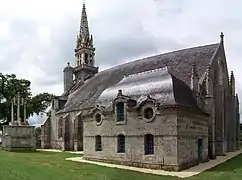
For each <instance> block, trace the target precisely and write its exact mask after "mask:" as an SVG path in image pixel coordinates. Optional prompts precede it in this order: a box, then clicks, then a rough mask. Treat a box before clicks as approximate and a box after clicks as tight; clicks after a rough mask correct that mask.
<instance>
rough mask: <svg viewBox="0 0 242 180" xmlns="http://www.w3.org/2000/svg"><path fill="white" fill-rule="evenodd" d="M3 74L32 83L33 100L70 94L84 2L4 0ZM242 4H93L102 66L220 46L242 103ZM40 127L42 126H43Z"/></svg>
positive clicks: (0, 0)
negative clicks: (66, 90)
mask: <svg viewBox="0 0 242 180" xmlns="http://www.w3.org/2000/svg"><path fill="white" fill-rule="evenodd" d="M0 4H1V6H0V63H1V66H0V72H4V73H15V74H16V75H17V76H18V77H21V78H26V79H29V80H30V81H31V82H32V87H31V88H32V91H33V92H34V94H36V93H40V92H43V91H47V92H49V93H54V94H56V95H60V94H61V93H62V92H63V85H62V79H63V77H62V75H63V72H62V71H63V68H64V66H65V65H66V64H67V62H68V61H70V62H71V64H74V53H73V50H74V47H75V42H76V35H77V33H78V31H79V21H80V15H81V8H82V0H34V1H33V0H21V1H19V0H8V1H5V0H0ZM241 6H242V2H241V0H230V1H228V0H196V1H194V0H86V7H87V14H88V20H89V26H90V29H91V30H90V31H91V32H92V34H93V37H94V43H95V46H96V61H97V65H98V66H99V67H100V69H106V68H108V67H110V66H114V65H117V64H120V63H123V62H127V61H131V60H135V59H137V58H140V57H145V56H149V55H154V54H158V53H163V52H167V51H171V50H177V49H180V48H186V47H191V46H199V45H204V44H209V43H217V42H219V35H220V32H221V31H223V32H224V34H225V48H226V54H227V63H228V67H229V71H231V70H234V74H235V77H237V78H236V82H237V87H236V88H237V91H238V92H239V93H240V95H241V96H242V78H240V79H239V77H241V76H242V72H241V71H240V67H241V65H242V59H241V58H242V51H241V50H240V48H241V47H242V20H241V19H242V12H241V9H240V7H241ZM36 121H39V119H38V120H36Z"/></svg>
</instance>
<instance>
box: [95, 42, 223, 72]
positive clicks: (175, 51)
mask: <svg viewBox="0 0 242 180" xmlns="http://www.w3.org/2000/svg"><path fill="white" fill-rule="evenodd" d="M215 45H218V46H219V45H220V43H213V44H206V45H201V46H195V47H188V48H184V49H178V50H174V51H169V52H166V53H160V54H156V55H151V56H147V57H143V58H139V59H136V60H133V61H129V62H126V63H122V64H119V65H116V66H112V67H110V68H108V69H105V70H103V71H100V72H99V73H102V72H105V71H109V70H111V69H115V68H118V67H120V66H125V65H128V64H131V63H134V62H137V61H142V60H145V59H147V58H152V57H156V56H161V55H167V54H172V53H177V52H180V51H186V50H192V49H196V48H203V47H209V46H215ZM99 73H98V74H99Z"/></svg>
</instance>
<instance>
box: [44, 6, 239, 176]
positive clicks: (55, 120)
mask: <svg viewBox="0 0 242 180" xmlns="http://www.w3.org/2000/svg"><path fill="white" fill-rule="evenodd" d="M74 52H75V66H74V67H72V66H71V65H70V63H68V65H67V66H66V67H65V68H64V93H63V94H62V95H60V96H55V97H54V99H53V101H52V105H51V110H50V111H49V112H48V118H47V119H46V121H45V122H44V124H43V125H42V135H41V146H42V148H55V149H61V150H63V151H67V150H68V151H69V150H72V151H83V152H84V156H83V157H84V159H87V160H92V161H101V162H109V163H115V164H123V165H130V166H137V167H146V168H152V169H166V170H172V171H180V170H183V169H186V168H189V167H191V166H195V165H197V164H198V163H203V162H206V161H208V160H209V159H214V158H216V156H222V155H226V153H227V152H231V151H236V150H237V149H238V148H239V123H240V114H239V99H238V95H237V94H236V92H235V77H234V74H233V71H231V73H230V75H229V72H228V68H227V59H226V54H225V49H224V35H223V33H221V35H220V42H218V43H213V44H208V45H203V46H199V47H191V48H187V49H182V50H177V51H173V52H169V53H165V54H158V55H155V56H151V57H146V58H143V59H139V60H136V61H132V62H129V63H125V64H122V65H119V66H116V67H112V68H110V69H107V70H104V71H99V69H98V67H96V66H95V61H96V60H95V47H94V42H93V37H92V35H90V33H89V27H88V20H87V14H86V7H85V4H83V9H82V15H81V22H80V32H79V35H78V36H77V42H76V48H75V50H74ZM73 77H74V78H73Z"/></svg>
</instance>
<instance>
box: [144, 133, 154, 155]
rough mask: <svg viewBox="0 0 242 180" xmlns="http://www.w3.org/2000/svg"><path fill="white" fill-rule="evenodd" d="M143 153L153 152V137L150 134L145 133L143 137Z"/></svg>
mask: <svg viewBox="0 0 242 180" xmlns="http://www.w3.org/2000/svg"><path fill="white" fill-rule="evenodd" d="M144 144H145V154H146V155H149V154H154V137H153V135H151V134H146V135H145V139H144Z"/></svg>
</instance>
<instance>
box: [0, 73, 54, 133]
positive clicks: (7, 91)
mask: <svg viewBox="0 0 242 180" xmlns="http://www.w3.org/2000/svg"><path fill="white" fill-rule="evenodd" d="M0 77H2V78H0V88H1V89H0V90H1V92H0V101H1V102H0V128H1V126H2V125H5V124H8V123H9V122H10V121H11V101H12V99H13V98H14V96H16V94H17V92H19V93H20V96H21V97H23V98H24V99H25V100H26V101H27V107H26V115H27V118H28V117H30V116H32V115H33V114H34V113H36V114H38V115H39V114H40V113H43V112H44V111H45V109H46V108H47V107H48V106H49V105H50V102H51V99H52V97H53V95H52V94H49V93H46V92H45V93H40V94H38V95H36V96H32V93H31V89H30V85H31V82H30V81H28V80H26V79H17V77H16V75H15V74H11V75H9V74H6V75H1V74H0ZM14 108H15V114H14V116H15V119H16V116H17V115H16V107H14ZM20 117H21V119H23V107H21V110H20Z"/></svg>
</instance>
